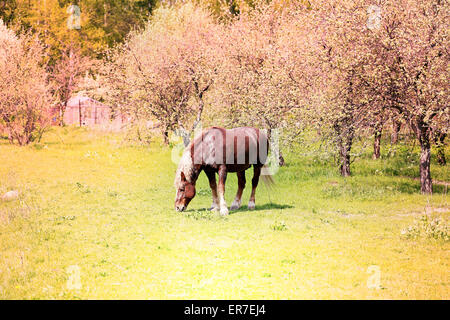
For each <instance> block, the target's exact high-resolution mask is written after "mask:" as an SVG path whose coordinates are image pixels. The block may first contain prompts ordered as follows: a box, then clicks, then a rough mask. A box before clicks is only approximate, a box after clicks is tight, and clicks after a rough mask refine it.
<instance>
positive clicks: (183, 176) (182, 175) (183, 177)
mask: <svg viewBox="0 0 450 320" xmlns="http://www.w3.org/2000/svg"><path fill="white" fill-rule="evenodd" d="M181 181H183V182H186V176H185V175H184V172H183V171H181Z"/></svg>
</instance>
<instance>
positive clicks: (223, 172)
mask: <svg viewBox="0 0 450 320" xmlns="http://www.w3.org/2000/svg"><path fill="white" fill-rule="evenodd" d="M226 180H227V167H226V166H225V165H224V164H222V165H221V166H220V167H219V187H218V191H219V207H220V214H221V215H224V216H226V215H227V214H228V208H227V203H226V202H225V181H226Z"/></svg>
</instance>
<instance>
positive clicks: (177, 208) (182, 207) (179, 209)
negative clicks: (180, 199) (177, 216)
mask: <svg viewBox="0 0 450 320" xmlns="http://www.w3.org/2000/svg"><path fill="white" fill-rule="evenodd" d="M185 209H186V207H185V206H175V210H177V212H183V211H184V210H185Z"/></svg>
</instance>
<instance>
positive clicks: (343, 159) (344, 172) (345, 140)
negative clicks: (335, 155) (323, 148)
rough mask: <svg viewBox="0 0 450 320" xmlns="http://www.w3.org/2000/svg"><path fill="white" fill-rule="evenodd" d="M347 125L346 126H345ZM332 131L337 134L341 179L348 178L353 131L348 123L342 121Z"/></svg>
mask: <svg viewBox="0 0 450 320" xmlns="http://www.w3.org/2000/svg"><path fill="white" fill-rule="evenodd" d="M345 124H347V125H345ZM334 130H335V131H336V133H337V144H338V148H339V161H340V167H339V170H340V173H341V176H343V177H349V176H350V174H351V173H350V164H351V162H350V151H351V149H352V144H353V136H354V130H353V127H352V126H351V125H350V123H349V122H347V121H343V122H342V124H336V125H335V126H334Z"/></svg>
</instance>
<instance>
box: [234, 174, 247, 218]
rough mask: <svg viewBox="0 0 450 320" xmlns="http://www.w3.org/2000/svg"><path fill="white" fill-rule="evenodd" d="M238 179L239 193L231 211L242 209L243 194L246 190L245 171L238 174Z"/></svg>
mask: <svg viewBox="0 0 450 320" xmlns="http://www.w3.org/2000/svg"><path fill="white" fill-rule="evenodd" d="M237 177H238V191H237V193H236V197H235V198H234V201H233V203H232V204H231V207H230V210H237V209H239V208H240V207H241V198H242V192H243V191H244V188H245V171H240V172H237Z"/></svg>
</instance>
